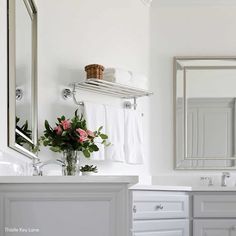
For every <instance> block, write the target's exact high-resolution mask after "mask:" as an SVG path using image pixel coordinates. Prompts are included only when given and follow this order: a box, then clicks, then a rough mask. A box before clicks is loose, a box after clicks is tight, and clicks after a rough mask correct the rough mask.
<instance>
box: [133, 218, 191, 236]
mask: <svg viewBox="0 0 236 236" xmlns="http://www.w3.org/2000/svg"><path fill="white" fill-rule="evenodd" d="M133 226H134V228H133V236H189V221H188V220H147V221H135V222H134V225H133Z"/></svg>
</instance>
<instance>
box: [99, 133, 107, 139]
mask: <svg viewBox="0 0 236 236" xmlns="http://www.w3.org/2000/svg"><path fill="white" fill-rule="evenodd" d="M100 137H101V138H102V139H108V136H107V135H106V134H100Z"/></svg>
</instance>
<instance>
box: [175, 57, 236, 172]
mask: <svg viewBox="0 0 236 236" xmlns="http://www.w3.org/2000/svg"><path fill="white" fill-rule="evenodd" d="M181 60H189V61H191V60H234V61H235V62H236V56H222V57H213V56H212V57H211V56H205V57H200V56H196V57H195V56H177V57H174V63H173V65H174V67H173V71H174V73H173V76H174V80H173V81H174V82H173V88H174V90H173V104H174V106H173V108H174V120H173V121H174V169H175V170H226V169H228V170H235V169H236V167H235V168H230V167H228V168H227V167H222V168H220V167H212V168H211V167H206V168H204V167H201V168H195V167H190V168H186V167H181V166H179V164H178V161H179V160H178V159H177V139H178V137H177V106H178V101H177V70H178V68H179V67H180V66H181V65H179V63H178V62H179V61H181ZM181 69H182V70H183V71H184V73H183V74H184V78H183V85H184V88H183V99H184V109H183V110H184V111H183V113H184V144H183V146H184V156H183V158H182V159H181V160H183V161H196V160H207V161H209V160H211V161H214V160H226V161H227V160H236V158H235V157H229V158H223V157H222V158H212V157H211V158H210V157H206V158H205V157H204V158H203V157H202V158H190V157H187V155H186V152H187V150H186V147H187V140H186V135H187V123H186V120H187V103H186V70H187V69H193V70H194V69H236V66H181Z"/></svg>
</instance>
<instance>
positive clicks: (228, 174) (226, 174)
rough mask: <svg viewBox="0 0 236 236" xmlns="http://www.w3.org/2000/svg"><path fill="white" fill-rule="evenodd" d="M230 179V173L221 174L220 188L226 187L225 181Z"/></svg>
mask: <svg viewBox="0 0 236 236" xmlns="http://www.w3.org/2000/svg"><path fill="white" fill-rule="evenodd" d="M229 177H230V173H229V172H223V173H222V176H221V186H222V187H226V186H227V182H226V179H227V178H229Z"/></svg>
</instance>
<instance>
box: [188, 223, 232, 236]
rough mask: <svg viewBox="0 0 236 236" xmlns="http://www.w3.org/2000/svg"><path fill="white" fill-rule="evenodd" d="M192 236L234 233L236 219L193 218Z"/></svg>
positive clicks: (216, 235)
mask: <svg viewBox="0 0 236 236" xmlns="http://www.w3.org/2000/svg"><path fill="white" fill-rule="evenodd" d="M193 232H194V233H193V236H229V235H230V236H231V235H232V236H233V235H236V220H218V219H215V220H206V219H204V220H194V221H193Z"/></svg>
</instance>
